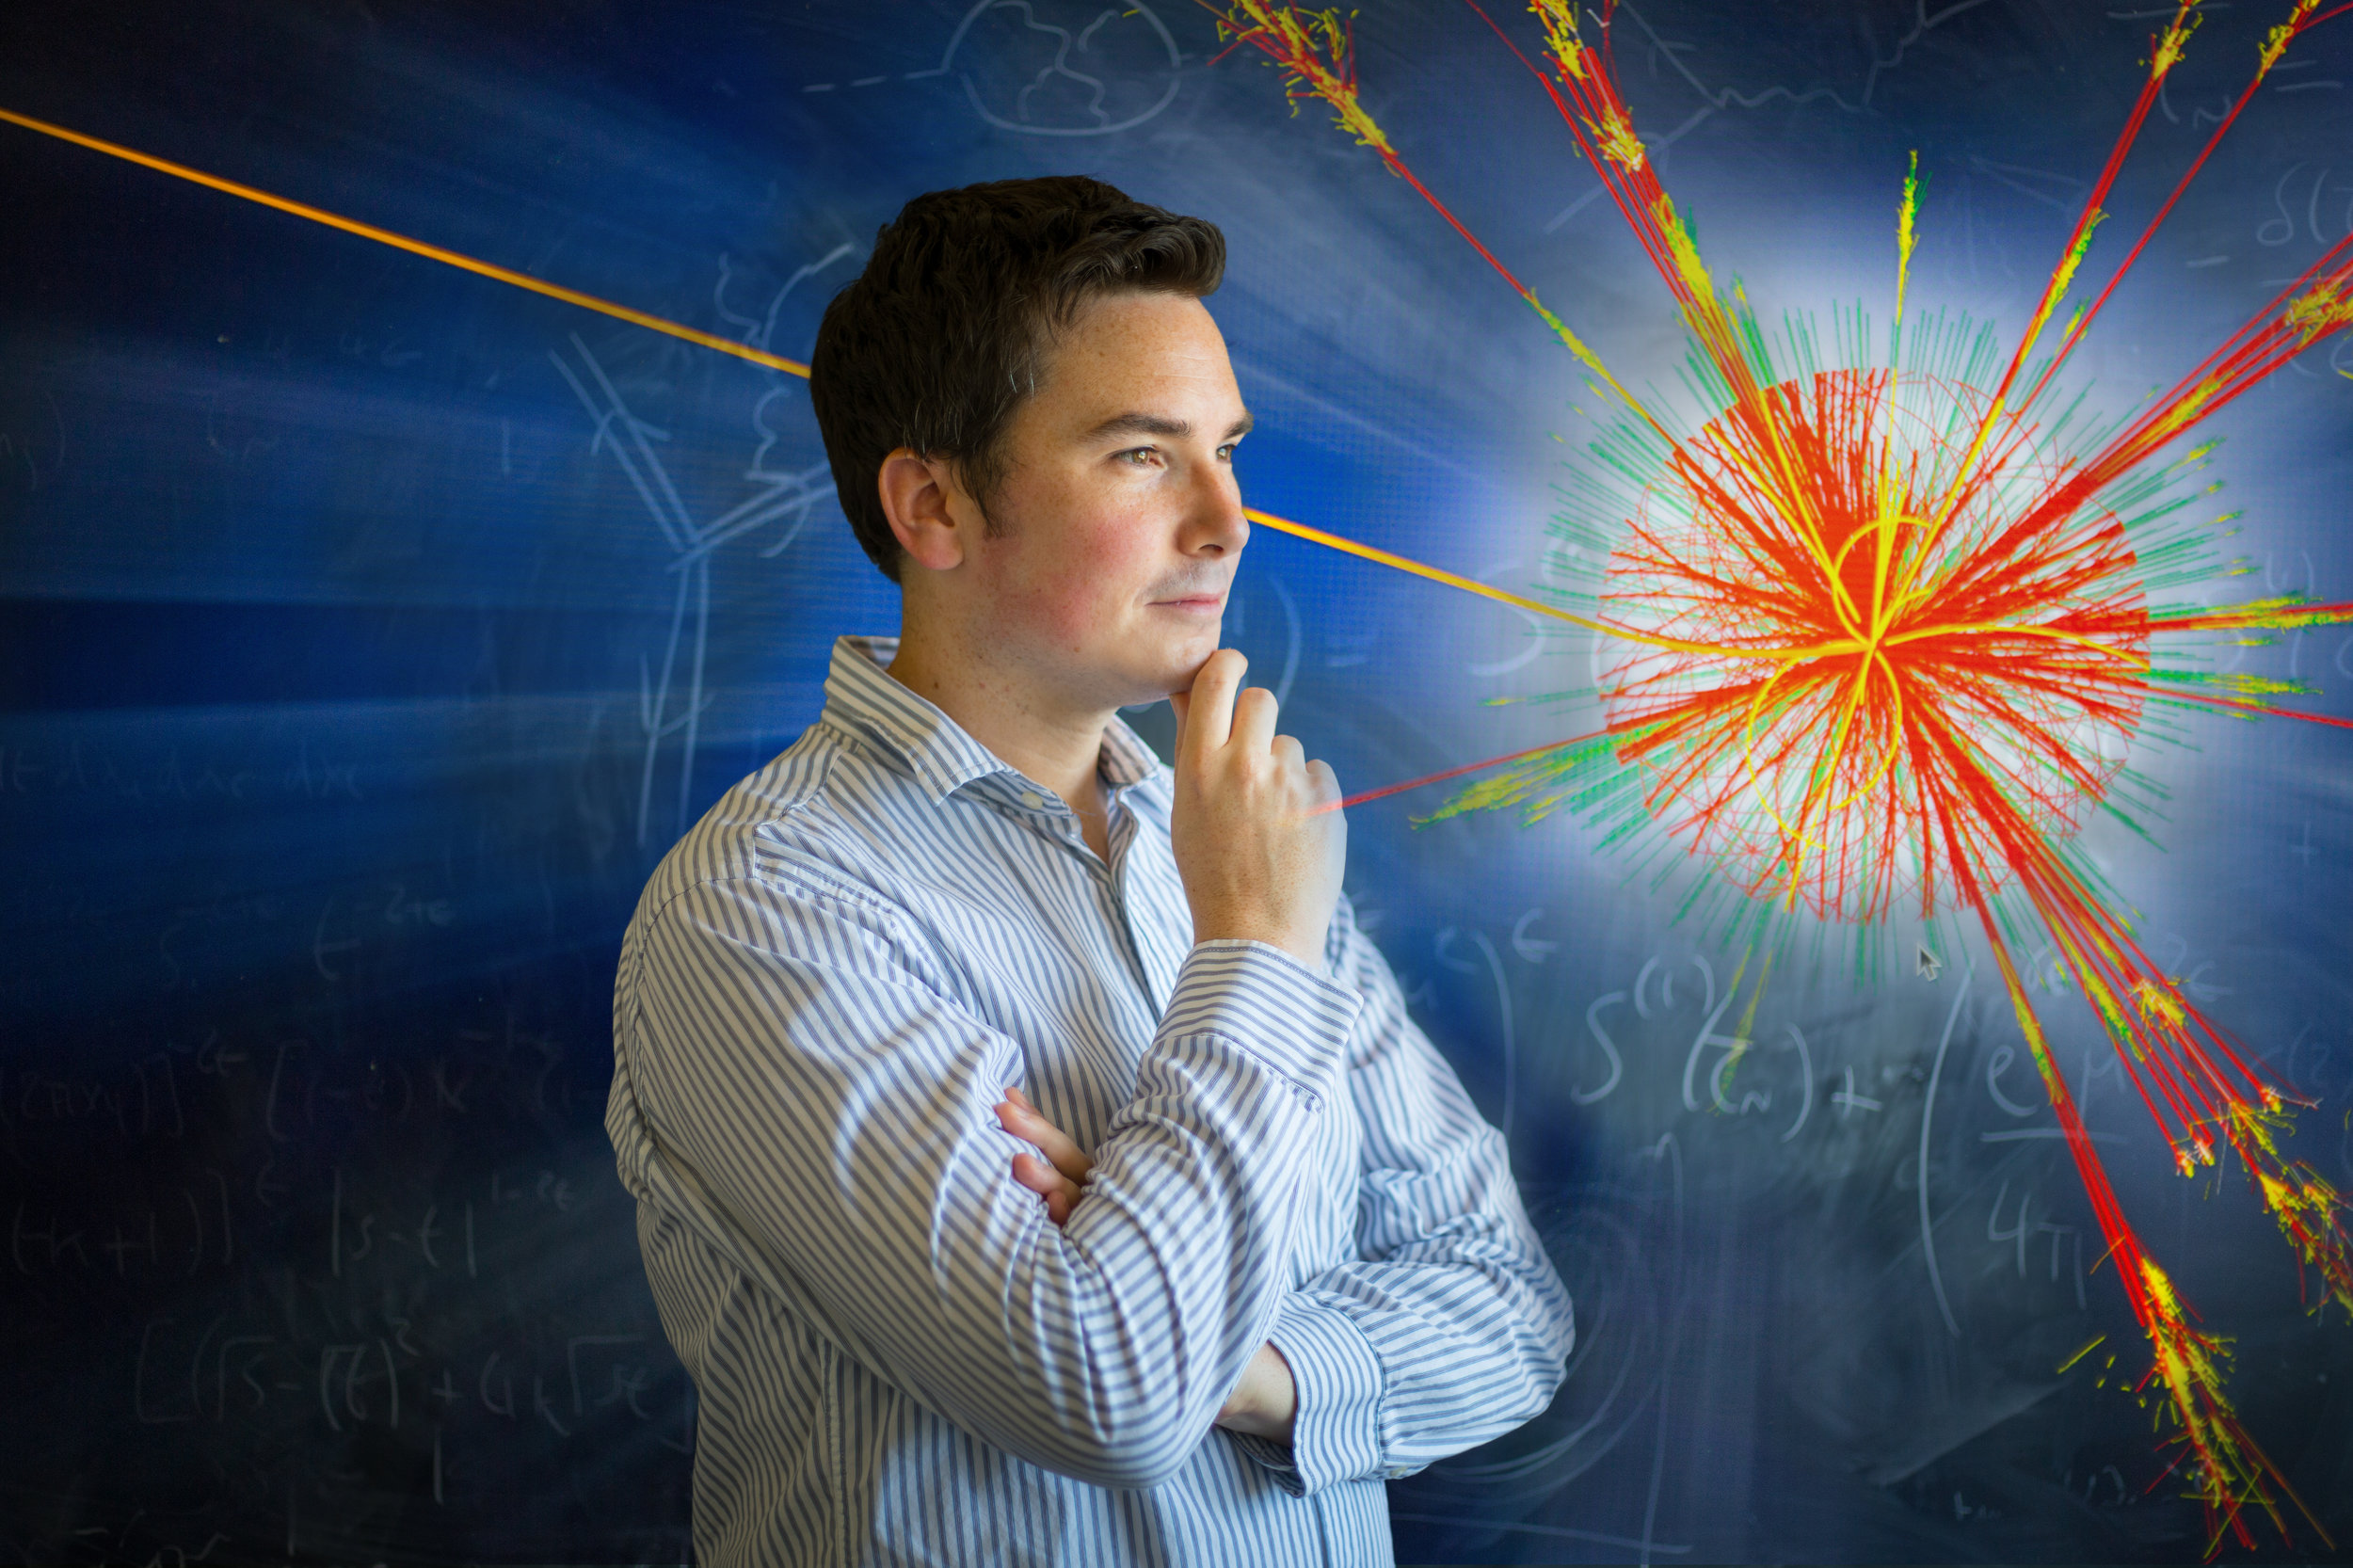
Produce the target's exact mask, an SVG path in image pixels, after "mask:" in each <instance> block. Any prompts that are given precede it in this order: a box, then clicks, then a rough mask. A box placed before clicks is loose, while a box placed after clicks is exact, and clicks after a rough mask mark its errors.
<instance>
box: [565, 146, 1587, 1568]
mask: <svg viewBox="0 0 2353 1568" xmlns="http://www.w3.org/2000/svg"><path fill="white" fill-rule="evenodd" d="M1224 264H1225V242H1224V239H1223V237H1222V236H1221V235H1220V234H1219V233H1218V232H1217V231H1216V230H1215V229H1214V228H1212V227H1211V226H1209V224H1206V223H1203V222H1201V221H1199V220H1197V219H1193V218H1185V217H1176V216H1171V215H1169V214H1166V213H1163V212H1160V211H1159V210H1158V209H1155V208H1151V207H1145V206H1142V205H1140V204H1137V203H1135V202H1132V201H1129V200H1128V199H1127V198H1126V197H1124V196H1122V195H1121V194H1120V193H1119V192H1117V191H1115V190H1113V189H1112V188H1111V187H1110V186H1108V185H1105V184H1099V183H1097V182H1095V181H1092V180H1083V179H1051V180H1033V181H1015V182H1006V183H1002V184H992V185H979V186H973V187H970V188H968V189H965V190H957V191H946V192H939V193H936V194H934V195H931V196H925V197H921V198H919V199H917V200H915V201H913V202H911V203H909V204H908V206H907V207H906V209H905V210H904V212H903V213H901V215H900V216H899V217H898V219H897V220H896V221H895V222H894V223H892V224H891V225H890V226H889V227H888V228H887V229H885V230H884V231H883V232H882V233H881V235H880V236H879V238H878V239H877V241H876V245H875V248H874V252H873V255H872V259H871V260H870V261H869V262H868V264H867V266H866V270H865V272H864V274H863V276H861V277H860V278H859V279H858V280H856V281H855V282H853V283H852V284H850V285H849V287H848V288H846V289H845V290H843V291H842V293H841V295H840V297H839V298H837V299H836V300H835V301H834V302H833V304H832V306H831V307H830V308H829V309H828V310H827V312H826V313H825V318H824V326H823V327H822V328H821V329H820V331H819V335H818V342H817V348H816V357H815V364H814V375H813V377H812V381H811V391H812V395H813V397H814V400H815V403H816V408H817V414H818V420H819V423H820V424H821V426H822V427H823V429H824V437H825V443H826V451H827V453H828V455H829V456H830V457H831V459H832V464H833V470H834V475H835V479H836V483H837V486H838V488H839V491H840V497H841V503H842V507H843V510H844V511H845V512H846V513H847V514H848V516H849V519H850V521H851V524H852V526H853V527H854V528H855V529H856V532H857V535H858V537H859V540H860V542H861V543H862V544H863V545H864V546H865V548H866V550H867V552H868V553H869V554H870V555H872V558H873V559H874V562H875V564H876V565H877V566H879V567H880V568H882V570H883V571H884V572H885V573H886V574H887V575H888V576H890V577H892V578H893V579H894V580H896V581H897V582H898V584H900V588H901V591H902V600H903V615H902V630H901V635H900V637H899V638H898V640H897V641H896V642H895V643H894V642H892V641H889V640H888V639H883V638H872V639H859V638H846V637H845V638H843V639H841V640H840V643H838V644H837V645H836V648H835V650H834V655H833V666H832V672H831V675H830V676H829V678H828V680H827V682H826V689H825V692H826V699H825V708H824V715H823V717H821V718H820V719H819V721H818V722H817V723H816V724H815V725H814V726H812V727H811V728H809V729H808V732H807V733H805V734H804V735H803V736H802V737H801V738H800V740H799V741H797V742H796V743H794V744H793V745H792V747H791V748H790V749H789V750H787V751H785V752H784V753H783V754H782V755H781V756H779V757H778V758H777V759H776V760H775V761H773V762H771V763H770V764H769V765H768V766H767V767H765V768H763V769H761V770H760V772H759V773H756V774H754V775H753V776H751V777H749V778H747V779H745V780H744V781H743V782H742V783H741V784H739V785H737V786H736V787H735V789H733V790H732V791H730V792H728V795H727V796H726V797H725V798H724V799H722V800H721V801H720V802H719V804H718V805H717V806H715V807H713V808H712V811H711V813H710V815H709V816H707V817H705V818H704V819H703V821H702V822H701V823H700V824H698V825H697V826H696V828H695V829H694V830H693V831H692V832H691V833H689V834H688V835H687V836H686V838H685V839H684V840H681V841H680V843H679V845H678V846H677V847H676V848H675V849H673V850H672V851H671V853H670V855H669V856H668V857H667V858H666V859H664V862H663V864H662V866H661V867H660V868H659V869H658V870H657V871H656V872H655V873H654V876H653V879H652V881H651V882H650V884H648V888H647V889H646V894H645V898H644V900H643V902H642V903H641V904H639V906H638V909H637V913H636V916H635V918H634V919H633V920H632V921H631V923H630V928H629V932H628V935H627V937H626V938H625V940H624V943H623V947H622V953H621V966H620V974H619V980H618V984H617V986H616V993H615V1011H614V1033H615V1040H614V1048H615V1056H616V1064H615V1068H616V1070H615V1076H614V1083H613V1095H612V1102H611V1106H610V1109H609V1111H608V1112H607V1115H606V1126H607V1128H608V1129H609V1130H610V1132H611V1133H612V1137H613V1142H614V1145H615V1148H616V1152H617V1154H618V1158H619V1161H620V1169H621V1175H622V1179H623V1180H624V1181H625V1182H626V1183H627V1184H628V1186H629V1188H630V1191H631V1192H632V1193H634V1194H635V1195H636V1197H637V1199H638V1239H639V1242H640V1244H641V1245H642V1247H643V1248H644V1252H645V1257H646V1266H647V1272H648V1274H649V1276H650V1277H651V1280H652V1284H653V1289H654V1296H655V1300H656V1302H657V1303H658V1304H659V1305H660V1308H661V1312H662V1320H663V1326H664V1330H665V1331H666V1333H667V1334H668V1336H669V1338H670V1340H671V1342H672V1343H673V1344H674V1345H675V1346H676V1347H677V1348H678V1352H679V1354H680V1358H681V1359H683V1360H684V1362H685V1364H686V1367H687V1369H688V1370H689V1371H690V1372H691V1373H692V1374H693V1376H694V1379H695V1384H696V1389H697V1391H698V1393H699V1396H700V1405H699V1418H698V1423H697V1439H696V1454H695V1519H694V1531H695V1546H696V1555H697V1556H698V1557H699V1558H700V1560H702V1561H703V1562H704V1563H705V1564H737V1563H803V1562H807V1563H845V1564H846V1563H866V1562H923V1563H948V1564H956V1563H991V1562H1019V1563H1048V1562H1056V1563H1082V1564H1125V1563H1156V1562H1183V1563H1193V1562H1202V1563H1208V1562H1220V1563H1237V1564H1248V1565H1252V1568H1260V1565H1273V1564H1290V1563H1301V1564H1305V1563H1322V1562H1341V1563H1366V1562H1383V1563H1385V1562H1387V1561H1389V1560H1390V1556H1391V1553H1390V1545H1389V1532H1388V1518H1387V1505H1386V1494H1385V1489H1384V1486H1383V1481H1384V1480H1385V1479H1386V1478H1391V1477H1397V1476H1403V1475H1407V1474H1410V1473H1412V1472H1413V1471H1414V1470H1416V1469H1417V1468H1419V1467H1420V1466H1422V1465H1424V1464H1429V1463H1430V1462H1431V1461H1433V1460H1434V1459H1438V1458H1442V1457H1444V1456H1445V1455H1447V1454H1449V1453H1453V1452H1456V1451H1459V1450H1461V1449H1463V1448H1468V1447H1470V1446H1471V1445H1473V1444H1476V1443H1479V1442H1481V1441H1484V1440H1486V1439H1488V1438H1492V1437H1494V1436H1496V1435H1497V1434H1499V1433H1501V1432H1506V1431H1509V1430H1510V1429H1511V1428H1513V1427H1514V1426H1516V1425H1518V1424H1519V1423H1520V1422H1522V1421H1525V1420H1527V1419H1528V1418H1529V1416H1533V1415H1535V1414H1536V1413H1537V1412H1539V1411H1541V1410H1542V1409H1543V1408H1544V1407H1545V1403H1546V1402H1547V1400H1549V1399H1550V1397H1551V1394H1552V1391H1553V1389H1554V1387H1555V1385H1556V1384H1558V1382H1559V1380H1560V1377H1561V1369H1562V1362H1563V1358H1564V1356H1565V1354H1566V1352H1567V1349H1568V1342H1569V1336H1570V1327H1569V1312H1568V1302H1567V1299H1566V1297H1565V1295H1564V1293H1563V1291H1562V1290H1561V1283H1560V1280H1559V1278H1558V1277H1557V1276H1556V1275H1555V1274H1554V1272H1553V1271H1552V1269H1551V1266H1550V1265H1549V1263H1548V1262H1547V1261H1546V1260H1545V1256H1544V1254H1543V1251H1542V1249H1541V1248H1540V1247H1539V1245H1538V1244H1537V1242H1536V1240H1535V1238H1534V1236H1533V1234H1532V1233H1531V1231H1530V1229H1529V1224H1528V1222H1527V1219H1526V1216H1525V1215H1524V1213H1523V1212H1522V1209H1521V1207H1520V1203H1519V1199H1518V1196H1517V1194H1516V1192H1514V1190H1513V1186H1512V1180H1511V1173H1510V1170H1509V1168H1508V1166H1507V1164H1506V1160H1505V1155H1504V1149H1503V1144H1502V1140H1501V1139H1500V1137H1498V1136H1497V1133H1496V1132H1495V1130H1494V1129H1493V1128H1490V1127H1488V1126H1487V1125H1486V1124H1485V1123H1484V1122H1483V1121H1481V1119H1480V1117H1479V1115H1478V1113H1477V1112H1476V1111H1475V1110H1474V1109H1473V1108H1472V1106H1471V1105H1470V1103H1469V1101H1468V1099H1467V1098H1466V1097H1465V1095H1464V1093H1463V1090H1462V1087H1461V1085H1460V1084H1459V1083H1458V1082H1457V1080H1455V1077H1454V1075H1453V1073H1452V1072H1451V1070H1449V1068H1448V1066H1447V1065H1446V1064H1445V1063H1444V1061H1443V1060H1442V1059H1441V1058H1440V1057H1439V1056H1438V1055H1437V1053H1436V1052H1435V1051H1434V1050H1433V1048H1431V1046H1430V1044H1429V1042H1428V1041H1427V1040H1426V1039H1424V1038H1423V1036H1422V1034H1421V1033H1420V1032H1419V1031H1418V1030H1417V1029H1416V1028H1415V1027H1414V1025H1413V1024H1412V1023H1411V1022H1410V1021H1408V1019H1407V1018H1406V1016H1405V1010H1404V1006H1403V1003H1402V1001H1401V999H1400V997H1399V995H1398V990H1397V986H1396V984H1395V982H1394V980H1393V979H1392V978H1391V976H1390V974H1389V972H1388V969H1387V968H1386V966H1385V964H1384V963H1383V962H1382V960H1381V957H1380V955H1379V954H1378V953H1377V952H1375V951H1374V949H1373V947H1372V945H1371V944H1370V943H1369V941H1368V940H1367V939H1366V938H1365V936H1363V935H1362V934H1361V933H1360V932H1359V931H1358V930H1357V928H1356V925H1355V922H1354V920H1353V916H1352V915H1351V913H1350V910H1349V907H1348V904H1347V903H1346V901H1345V900H1343V899H1341V898H1340V897H1339V883H1340V872H1341V862H1342V852H1343V845H1344V832H1345V829H1344V827H1343V824H1342V820H1341V817H1340V815H1339V813H1338V812H1337V810H1335V809H1329V808H1331V807H1333V806H1335V805H1336V804H1337V800H1338V791H1337V785H1336V784H1335V782H1334V779H1333V776H1332V774H1331V771H1330V770H1329V769H1328V768H1326V767H1325V766H1323V764H1321V763H1320V762H1315V763H1311V762H1308V761H1307V760H1305V758H1304V756H1303V755H1302V753H1301V750H1300V747H1299V744H1298V743H1297V742H1296V741H1293V740H1291V739H1289V737H1286V736H1278V735H1277V734H1275V732H1274V717H1275V714H1274V701H1273V697H1272V696H1270V695H1269V694H1268V693H1266V692H1264V691H1260V690H1256V689H1253V690H1247V691H1244V690H1240V689H1239V688H1240V686H1241V674H1242V660H1241V656H1240V655H1239V654H1237V653H1234V652H1232V651H1231V650H1227V651H1224V652H1220V651H1218V650H1217V643H1218V633H1219V617H1220V615H1221V613H1222V611H1223V609H1224V607H1225V598H1226V594H1227V591H1228V589H1229V587H1230V585H1231V584H1232V581H1233V575H1234V569H1235V567H1236V565H1237V563H1238V562H1239V561H1240V559H1241V550H1242V545H1243V542H1244V540H1245V539H1246V537H1247V536H1248V531H1249V530H1248V524H1247V522H1246V521H1245V520H1244V519H1243V517H1242V515H1241V498H1240V492H1239V490H1238V488H1237V487H1236V484H1235V479H1234V472H1233V454H1234V447H1235V445H1236V443H1237V442H1238V441H1239V440H1241V437H1242V435H1243V433H1244V432H1245V431H1247V430H1248V428H1249V425H1250V417H1249V414H1248V413H1247V411H1246V410H1245V409H1244V408H1243V407H1242V403H1241V395H1240V393H1239V392H1238V391H1237V390H1236V388H1235V384H1234V378H1233V373H1232V370H1231V368H1230V366H1229V365H1228V363H1227V360H1226V354H1225V343H1224V340H1223V339H1222V338H1221V337H1220V336H1219V334H1218V330H1217V328H1216V326H1215V324H1214V323H1213V322H1212V321H1211V320H1210V318H1209V312H1208V311H1207V310H1206V309H1204V308H1203V306H1202V304H1201V296H1204V295H1207V294H1208V293H1209V292H1210V291H1211V290H1212V289H1214V288H1215V287H1216V286H1217V284H1218V281H1219V279H1220V276H1221V274H1222V272H1223V269H1224ZM1172 694H1173V695H1172ZM1160 696H1171V699H1172V701H1173V702H1174V703H1175V704H1176V708H1177V717H1178V720H1179V724H1180V728H1179V732H1178V738H1177V761H1176V764H1175V766H1174V768H1173V769H1171V768H1164V767H1162V766H1160V764H1159V763H1158V761H1157V760H1155V759H1154V758H1153V757H1152V755H1151V753H1150V752H1149V751H1148V750H1146V749H1145V747H1144V745H1143V744H1141V743H1140V742H1139V741H1138V740H1137V738H1136V737H1135V735H1134V734H1133V733H1132V732H1131V731H1130V730H1128V728H1127V727H1126V726H1125V725H1123V724H1122V723H1120V722H1119V719H1118V716H1117V710H1118V709H1119V708H1120V707H1121V706H1122V705H1125V704H1130V703H1136V702H1142V701H1148V700H1151V699H1154V698H1157V697H1160ZM1041 1199H1042V1200H1043V1201H1041Z"/></svg>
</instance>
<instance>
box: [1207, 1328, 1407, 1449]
mask: <svg viewBox="0 0 2353 1568" xmlns="http://www.w3.org/2000/svg"><path fill="white" fill-rule="evenodd" d="M1267 1340H1268V1343H1270V1344H1272V1345H1273V1347H1274V1348H1275V1350H1277V1351H1278V1352H1281V1353H1282V1357H1283V1360H1284V1361H1285V1362H1286V1363H1287V1364H1289V1367H1290V1372H1291V1382H1292V1384H1294V1385H1295V1386H1296V1387H1297V1389H1298V1393H1299V1407H1298V1414H1297V1415H1296V1416H1294V1418H1293V1420H1292V1424H1291V1440H1290V1443H1289V1446H1288V1447H1286V1446H1285V1445H1283V1444H1280V1443H1276V1442H1273V1441H1272V1440H1271V1439H1268V1438H1263V1437H1249V1436H1245V1437H1243V1438H1242V1439H1241V1446H1242V1451H1243V1452H1244V1453H1246V1454H1248V1455H1249V1456H1250V1457H1251V1458H1252V1459H1254V1460H1256V1461H1257V1463H1258V1464H1261V1465H1264V1466H1265V1467H1266V1468H1267V1469H1268V1470H1269V1471H1270V1472H1272V1473H1273V1480H1274V1483H1275V1484H1276V1485H1277V1486H1280V1487H1281V1488H1282V1489H1283V1490H1284V1491H1286V1492H1289V1493H1290V1494H1291V1495H1292V1496H1313V1495H1314V1494H1315V1493H1317V1492H1320V1491H1321V1490H1323V1488H1325V1487H1327V1486H1331V1485H1334V1484H1336V1483H1337V1482H1341V1481H1348V1480H1357V1479H1358V1478H1360V1477H1364V1476H1369V1475H1372V1474H1375V1473H1377V1472H1378V1471H1379V1470H1380V1469H1381V1396H1382V1391H1383V1387H1384V1384H1385V1378H1384V1375H1383V1372H1382V1368H1381V1357H1380V1354H1379V1352H1376V1351H1375V1350H1374V1349H1373V1347H1372V1344H1371V1342H1370V1341H1369V1340H1368V1339H1367V1338H1366V1337H1365V1336H1364V1331H1363V1330H1361V1329H1359V1328H1358V1327H1357V1326H1356V1324H1355V1323H1354V1322H1353V1320H1351V1319H1350V1318H1349V1316H1348V1314H1347V1313H1345V1312H1341V1311H1338V1310H1337V1309H1336V1308H1334V1307H1331V1306H1328V1305H1326V1304H1323V1303H1321V1302H1319V1301H1317V1300H1316V1299H1315V1298H1314V1297H1312V1296H1309V1295H1306V1294H1305V1293H1302V1292H1298V1291H1294V1292H1292V1293H1291V1294H1290V1295H1289V1296H1286V1297H1284V1298H1283V1306H1282V1310H1281V1311H1280V1312H1278V1313H1277V1314H1276V1315H1275V1319H1274V1327H1273V1331H1272V1332H1271V1333H1269V1335H1268V1336H1267ZM1400 1473H1401V1474H1402V1473H1404V1472H1402V1471H1401V1472H1400Z"/></svg>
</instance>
